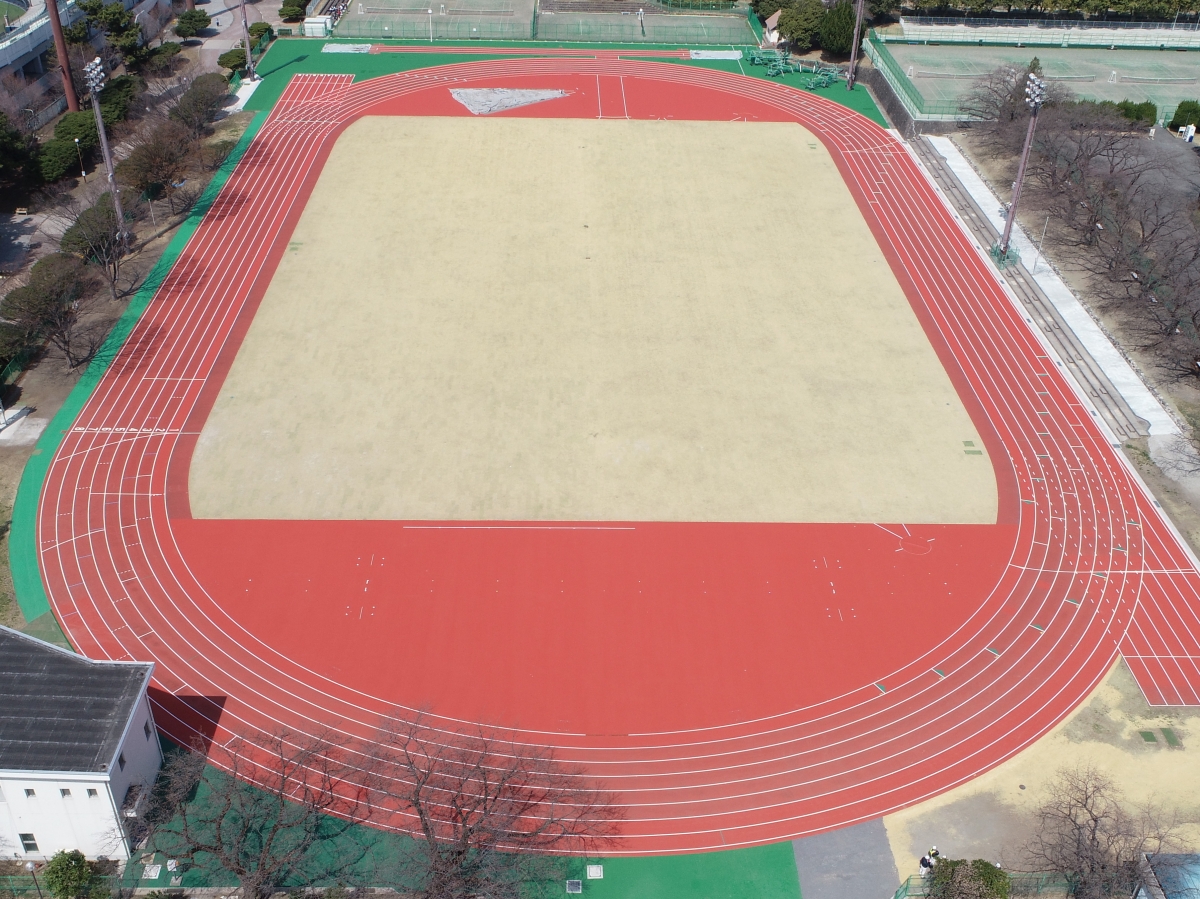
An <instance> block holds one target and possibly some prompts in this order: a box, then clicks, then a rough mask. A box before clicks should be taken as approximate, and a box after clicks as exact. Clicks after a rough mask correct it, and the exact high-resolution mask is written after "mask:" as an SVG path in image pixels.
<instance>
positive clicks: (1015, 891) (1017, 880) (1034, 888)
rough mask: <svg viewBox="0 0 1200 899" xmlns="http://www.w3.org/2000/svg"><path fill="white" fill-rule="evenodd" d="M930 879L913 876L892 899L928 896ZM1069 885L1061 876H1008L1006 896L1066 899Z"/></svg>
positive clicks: (1014, 898) (901, 885) (930, 884)
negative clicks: (1060, 898) (1063, 898)
mask: <svg viewBox="0 0 1200 899" xmlns="http://www.w3.org/2000/svg"><path fill="white" fill-rule="evenodd" d="M931 886H932V878H929V877H922V876H921V875H920V874H914V875H913V876H912V877H910V878H908V880H906V881H904V882H903V883H902V884H900V888H899V889H897V890H896V892H895V893H894V894H893V895H892V899H909V897H911V896H928V895H929V889H930V887H931ZM1070 891H1071V883H1070V881H1068V880H1067V879H1066V878H1065V877H1063V876H1062V875H1061V874H1009V875H1008V895H1009V896H1010V897H1012V899H1017V897H1021V896H1046V897H1055V899H1057V897H1066V896H1069V895H1070Z"/></svg>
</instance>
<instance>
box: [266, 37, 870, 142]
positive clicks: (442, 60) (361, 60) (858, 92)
mask: <svg viewBox="0 0 1200 899" xmlns="http://www.w3.org/2000/svg"><path fill="white" fill-rule="evenodd" d="M327 43H330V41H327V40H313V39H305V38H284V39H281V40H277V41H275V42H274V43H273V44H272V45H271V47H270V49H269V50H267V52H266V54H265V55H264V56H263V58H262V60H261V61H260V62H259V64H258V74H259V75H261V76H262V79H263V83H262V84H260V85H259V87H258V89H257V90H256V91H255V92H254V94H253V96H251V97H250V100H249V101H248V102H247V103H246V108H247V109H255V110H269V109H271V108H272V107H273V106H274V105H275V103H276V102H277V101H278V100H279V96H280V94H282V93H283V90H284V88H285V87H287V83H288V81H290V80H291V77H292V76H293V75H296V74H299V73H301V72H304V73H309V74H323V75H353V76H354V80H355V81H364V80H366V79H368V78H378V77H379V76H380V75H391V74H393V73H395V72H408V71H412V70H413V69H423V68H428V67H430V66H444V65H453V64H455V63H462V62H475V61H480V60H486V59H513V58H515V57H514V56H513V55H512V54H505V55H504V56H490V55H488V54H474V53H472V54H470V55H464V54H459V53H322V52H321V48H322V47H323V46H324V45H325V44H327ZM351 43H354V42H353V41H352V42H351ZM446 46H459V45H452V44H447V45H446ZM466 46H471V47H474V48H478V47H480V46H481V43H480V42H475V41H473V42H471V43H470V44H468V45H466ZM482 46H509V47H512V46H519V47H520V49H522V50H528V55H529V56H537V55H538V51H539V50H544V49H550V48H562V47H578V48H587V49H593V50H599V49H608V50H624V51H626V53H627V55H628V58H630V59H637V58H638V51H639V50H647V49H655V50H658V49H661V50H677V49H679V45H678V44H661V45H652V44H563V43H541V42H539V43H532V42H531V43H528V44H512V43H509V44H482ZM705 49H713V48H705ZM623 55H624V54H623ZM656 61H657V62H663V61H664V60H656ZM665 61H667V62H671V63H675V64H678V65H687V66H698V67H700V68H707V69H716V70H718V71H722V72H734V73H737V74H739V75H750V76H753V77H757V78H763V79H764V80H769V81H779V82H781V83H783V84H786V85H788V86H789V87H795V88H798V89H801V90H805V89H807V87H808V79H809V77H810V76H808V75H803V74H795V75H784V76H782V77H780V78H770V79H768V78H767V77H766V69H765V68H764V67H762V66H750V65H744V64H743V63H740V62H738V61H736V60H697V59H692V60H665ZM813 93H815V94H817V95H818V96H821V97H824V98H825V99H827V100H832V101H833V102H834V103H840V104H841V105H842V106H846V107H848V108H849V109H853V110H854V111H855V112H858V113H861V114H862V115H864V116H866V117H867V118H869V119H870V120H871V121H872V122H875V123H876V124H878V125H882V126H884V127H887V124H886V121H885V120H884V118H883V114H882V113H881V112H880V111H879V107H877V106H876V105H875V102H874V101H873V100H872V99H871V95H870V94H868V93H867V89H866V88H865V87H863V86H862V85H856V86H855V88H854V90H852V91H848V90H846V85H845V84H844V83H838V84H836V85H834V86H833V87H829V88H823V89H821V90H818V91H813Z"/></svg>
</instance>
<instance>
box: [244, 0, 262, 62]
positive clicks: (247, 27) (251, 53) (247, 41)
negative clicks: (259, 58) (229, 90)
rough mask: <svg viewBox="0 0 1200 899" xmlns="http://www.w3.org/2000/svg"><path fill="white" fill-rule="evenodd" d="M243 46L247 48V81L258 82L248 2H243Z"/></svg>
mask: <svg viewBox="0 0 1200 899" xmlns="http://www.w3.org/2000/svg"><path fill="white" fill-rule="evenodd" d="M241 8H242V44H243V46H244V47H245V48H246V80H247V81H257V80H258V75H257V74H256V73H255V71H254V50H253V49H252V48H251V47H250V23H249V22H248V21H247V19H246V0H242V3H241Z"/></svg>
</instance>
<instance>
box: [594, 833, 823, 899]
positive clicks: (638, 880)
mask: <svg viewBox="0 0 1200 899" xmlns="http://www.w3.org/2000/svg"><path fill="white" fill-rule="evenodd" d="M601 863H602V864H603V865H604V879H603V880H584V882H583V894H584V895H585V896H588V895H590V896H592V897H593V899H775V897H778V899H800V879H799V877H798V876H797V874H796V859H795V856H794V855H793V853H792V844H791V843H775V844H774V845H771V846H755V847H752V848H749V849H727V850H725V851H724V852H703V853H700V854H697V855H667V856H658V857H654V858H610V859H603V860H601Z"/></svg>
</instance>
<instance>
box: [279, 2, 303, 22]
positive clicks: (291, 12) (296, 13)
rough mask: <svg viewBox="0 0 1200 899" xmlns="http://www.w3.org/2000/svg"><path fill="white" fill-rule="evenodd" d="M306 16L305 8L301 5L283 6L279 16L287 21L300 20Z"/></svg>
mask: <svg viewBox="0 0 1200 899" xmlns="http://www.w3.org/2000/svg"><path fill="white" fill-rule="evenodd" d="M304 16H305V12H304V8H303V7H300V6H281V7H280V8H279V18H281V19H283V21H285V22H299V21H300V20H301V19H303V18H304Z"/></svg>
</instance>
